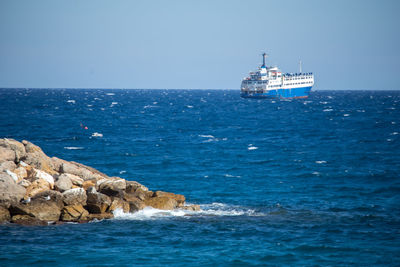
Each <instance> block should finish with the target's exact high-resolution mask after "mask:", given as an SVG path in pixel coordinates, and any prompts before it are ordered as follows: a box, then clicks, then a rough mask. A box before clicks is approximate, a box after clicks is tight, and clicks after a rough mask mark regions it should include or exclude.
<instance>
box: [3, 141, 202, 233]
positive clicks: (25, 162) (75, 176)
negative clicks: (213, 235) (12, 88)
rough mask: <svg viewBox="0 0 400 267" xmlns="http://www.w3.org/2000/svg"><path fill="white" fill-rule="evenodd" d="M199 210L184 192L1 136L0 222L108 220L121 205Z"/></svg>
mask: <svg viewBox="0 0 400 267" xmlns="http://www.w3.org/2000/svg"><path fill="white" fill-rule="evenodd" d="M148 206H149V207H153V208H156V209H162V210H173V209H176V208H179V209H186V210H193V211H196V210H200V207H199V206H198V205H190V206H186V205H185V196H183V195H179V194H174V193H169V192H163V191H155V192H153V191H150V190H149V189H148V188H147V187H145V186H144V185H142V184H140V183H138V182H135V181H128V180H125V179H122V178H120V177H109V176H107V175H106V174H104V173H101V172H99V171H98V170H96V169H94V168H91V167H88V166H85V165H83V164H80V163H77V162H73V161H65V160H62V159H59V158H57V157H52V158H50V157H48V156H47V155H46V154H45V153H44V152H43V151H42V149H41V148H40V147H38V146H36V145H34V144H32V143H31V142H28V141H26V140H24V141H22V142H18V141H16V140H14V139H0V223H17V224H23V225H49V224H60V223H65V222H77V223H85V222H89V221H92V220H96V219H97V220H101V219H110V218H113V217H114V214H113V212H114V211H116V210H118V209H121V210H123V211H124V212H126V213H128V212H129V213H133V212H136V211H139V210H141V209H143V208H145V207H148Z"/></svg>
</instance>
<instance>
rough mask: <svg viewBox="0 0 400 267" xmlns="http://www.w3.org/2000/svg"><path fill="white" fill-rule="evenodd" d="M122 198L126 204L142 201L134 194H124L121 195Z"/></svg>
mask: <svg viewBox="0 0 400 267" xmlns="http://www.w3.org/2000/svg"><path fill="white" fill-rule="evenodd" d="M122 198H123V199H124V200H125V201H128V202H129V201H137V200H140V201H142V200H141V199H139V198H138V197H137V196H136V195H135V194H129V193H126V192H124V193H123V196H122Z"/></svg>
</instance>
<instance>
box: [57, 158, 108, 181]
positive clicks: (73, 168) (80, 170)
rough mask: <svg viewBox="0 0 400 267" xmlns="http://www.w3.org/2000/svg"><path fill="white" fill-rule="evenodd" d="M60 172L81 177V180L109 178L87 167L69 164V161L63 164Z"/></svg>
mask: <svg viewBox="0 0 400 267" xmlns="http://www.w3.org/2000/svg"><path fill="white" fill-rule="evenodd" d="M60 172H61V173H70V174H73V175H76V176H79V177H80V178H82V179H83V180H85V181H86V180H93V179H94V180H100V179H103V178H107V177H108V176H107V175H105V174H102V173H101V172H99V171H97V170H95V169H93V168H91V167H88V166H85V165H83V164H79V163H76V162H73V161H71V162H68V161H64V162H63V163H62V164H61V168H60Z"/></svg>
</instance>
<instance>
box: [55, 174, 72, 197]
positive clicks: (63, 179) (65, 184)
mask: <svg viewBox="0 0 400 267" xmlns="http://www.w3.org/2000/svg"><path fill="white" fill-rule="evenodd" d="M54 185H55V188H56V189H57V190H58V191H60V192H61V193H62V192H64V191H67V190H69V189H71V187H72V181H71V178H69V176H68V175H67V174H65V173H63V174H61V175H59V176H58V178H57V180H56V182H55V184H54Z"/></svg>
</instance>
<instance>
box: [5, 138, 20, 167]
mask: <svg viewBox="0 0 400 267" xmlns="http://www.w3.org/2000/svg"><path fill="white" fill-rule="evenodd" d="M0 146H2V147H5V148H8V149H11V150H13V151H14V153H15V162H19V161H20V160H21V158H22V157H24V156H25V153H26V152H25V146H24V145H23V144H22V143H20V142H18V141H16V140H14V139H8V138H5V139H0ZM0 158H1V157H0ZM0 161H1V160H0Z"/></svg>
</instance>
